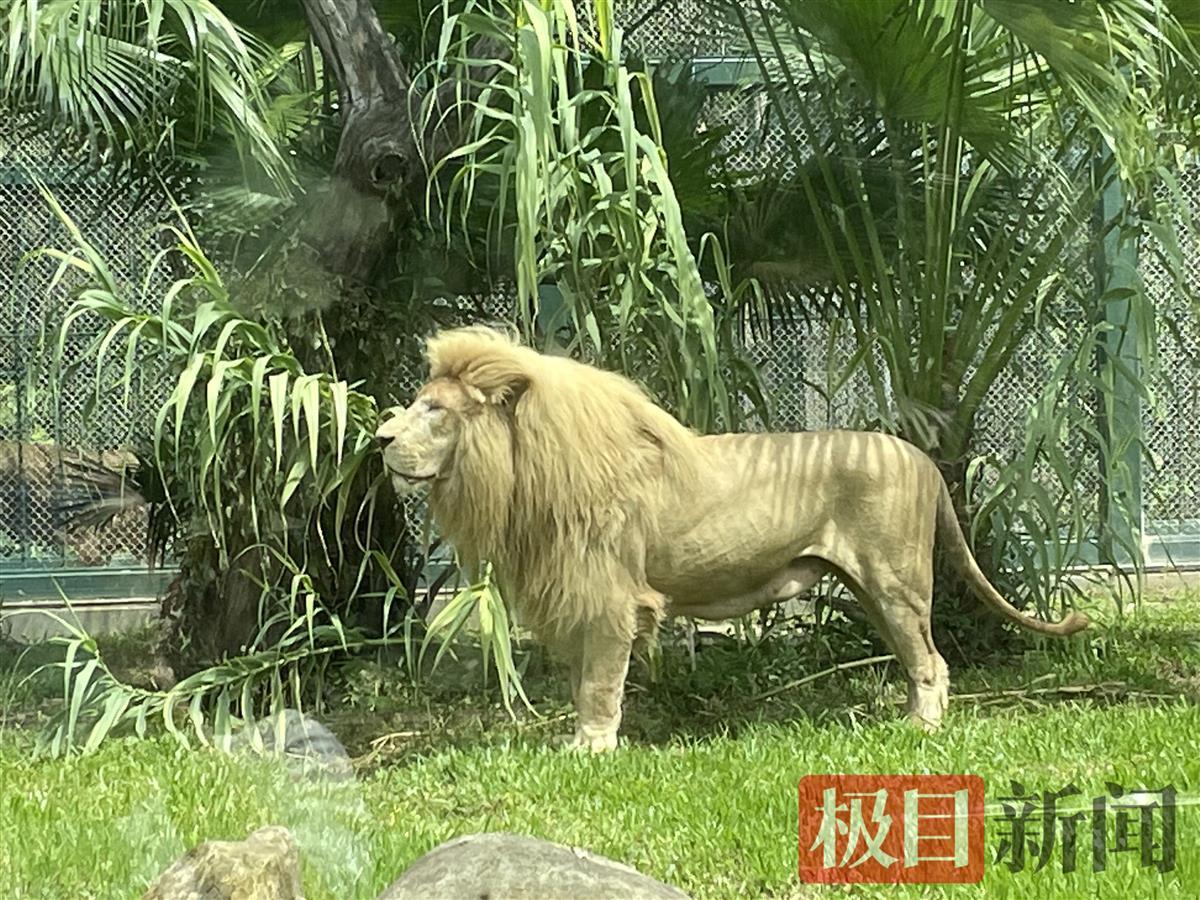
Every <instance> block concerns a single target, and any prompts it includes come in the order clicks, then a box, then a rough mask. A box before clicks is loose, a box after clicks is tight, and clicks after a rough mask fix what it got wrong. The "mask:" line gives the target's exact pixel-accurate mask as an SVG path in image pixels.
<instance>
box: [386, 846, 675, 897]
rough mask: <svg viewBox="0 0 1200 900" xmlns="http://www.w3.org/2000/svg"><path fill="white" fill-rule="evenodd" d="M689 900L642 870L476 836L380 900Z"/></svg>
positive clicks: (432, 855) (435, 854)
mask: <svg viewBox="0 0 1200 900" xmlns="http://www.w3.org/2000/svg"><path fill="white" fill-rule="evenodd" d="M483 897H486V898H487V900H534V898H537V900H557V898H567V897H570V898H593V897H594V898H596V900H612V898H616V897H620V898H621V900H688V895H687V894H685V893H683V892H682V891H680V890H678V889H677V888H673V887H671V886H670V885H667V884H663V883H662V882H661V881H655V880H654V879H653V878H650V877H649V876H647V875H643V874H641V873H640V872H638V871H637V870H636V869H631V868H630V867H629V866H626V865H622V864H621V863H618V862H614V861H613V860H611V859H605V858H604V857H603V856H597V855H595V854H594V853H588V852H587V851H586V850H578V849H574V848H571V847H565V846H563V845H562V844H552V843H550V842H549V841H543V840H539V839H537V838H533V837H527V836H525V835H520V834H505V833H489V834H471V835H466V836H465V837H459V838H455V839H454V840H451V841H447V842H446V843H444V844H442V845H441V846H438V847H435V848H434V849H432V850H430V851H429V852H428V853H426V854H425V855H424V856H422V857H421V858H420V859H418V860H417V861H416V862H415V863H413V864H412V865H411V866H409V868H408V869H407V870H406V871H405V872H404V874H403V875H401V876H400V878H399V880H397V881H396V882H395V883H394V884H392V886H391V887H389V888H388V889H387V890H386V891H384V892H383V893H382V894H380V896H379V900H433V898H437V900H458V898H462V900H480V898H483Z"/></svg>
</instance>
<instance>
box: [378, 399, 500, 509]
mask: <svg viewBox="0 0 1200 900" xmlns="http://www.w3.org/2000/svg"><path fill="white" fill-rule="evenodd" d="M478 405H479V403H478V401H477V400H475V399H474V398H472V397H471V396H470V395H469V394H468V393H467V389H466V388H464V387H463V386H462V385H461V384H460V383H459V382H457V381H453V380H450V379H446V378H439V379H436V380H434V381H431V382H429V383H428V384H426V385H425V386H424V387H422V388H421V389H420V390H419V391H417V395H416V397H415V398H414V399H413V402H412V404H411V405H410V406H409V407H408V408H407V409H400V408H399V407H395V408H394V409H391V410H388V411H387V412H390V413H391V414H392V415H391V417H390V418H388V419H387V420H386V421H385V422H384V423H383V424H382V425H380V426H379V429H378V430H377V431H376V432H375V437H376V438H377V439H378V440H379V441H380V442H381V443H382V444H383V463H384V465H385V466H387V469H388V474H389V475H390V476H391V479H392V486H393V487H394V488H395V490H396V493H397V494H398V495H399V496H401V497H403V496H405V495H407V494H411V493H413V492H414V491H416V490H418V489H420V488H422V487H428V486H429V485H432V484H433V483H434V482H436V481H438V480H439V479H441V478H444V477H445V476H446V475H448V474H449V470H450V466H451V464H452V463H453V458H454V450H455V447H456V446H457V445H458V439H459V436H460V434H461V433H462V427H463V422H464V419H465V417H466V416H468V415H470V414H471V412H472V410H473V408H475V407H477V406H478ZM385 415H386V413H385Z"/></svg>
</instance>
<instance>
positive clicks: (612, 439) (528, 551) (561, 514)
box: [377, 327, 695, 636]
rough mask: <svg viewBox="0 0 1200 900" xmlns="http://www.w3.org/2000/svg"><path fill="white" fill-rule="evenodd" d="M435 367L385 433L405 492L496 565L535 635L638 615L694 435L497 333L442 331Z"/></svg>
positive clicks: (623, 385) (623, 389)
mask: <svg viewBox="0 0 1200 900" xmlns="http://www.w3.org/2000/svg"><path fill="white" fill-rule="evenodd" d="M426 356H427V358H428V361H429V369H430V377H429V380H428V382H427V383H426V384H424V385H423V386H422V387H421V388H420V389H419V390H418V391H417V393H416V395H415V397H414V399H413V401H412V403H411V404H410V405H409V406H408V407H407V408H405V409H395V410H391V411H389V413H390V415H389V417H388V418H386V419H385V420H384V422H383V423H382V424H381V425H380V427H379V430H378V432H377V436H378V438H379V440H380V441H381V442H383V443H384V450H383V458H384V462H385V464H386V466H387V468H388V472H389V474H390V476H391V478H392V483H393V484H394V485H395V487H396V490H397V492H398V493H400V494H407V493H410V492H412V491H414V490H416V489H418V488H421V487H427V488H428V489H429V490H430V507H431V509H432V512H433V515H434V519H435V521H436V522H437V524H438V527H439V530H440V531H441V533H442V535H443V536H444V537H446V538H447V539H449V540H450V541H451V542H452V543H453V544H454V546H455V548H456V550H457V551H458V554H459V557H460V559H461V560H462V561H463V562H464V563H465V564H466V565H468V566H470V565H472V564H474V563H477V562H479V561H481V560H485V559H486V560H489V561H491V562H492V563H494V564H495V568H496V573H497V575H498V577H499V578H500V580H501V583H502V584H503V585H505V587H506V590H509V591H510V593H511V595H512V599H513V600H514V601H515V603H516V605H517V607H518V609H519V610H520V611H521V612H522V614H523V618H524V619H525V620H526V622H527V623H528V624H530V625H531V626H532V627H534V628H535V630H538V631H540V632H542V633H543V634H546V635H547V636H549V635H550V634H552V633H558V632H562V631H565V630H570V629H571V628H572V627H574V625H575V624H578V622H579V621H580V620H582V619H587V618H592V617H595V616H597V615H608V614H609V612H610V607H612V606H614V605H615V604H617V603H618V602H620V603H621V604H623V609H622V611H621V613H620V614H621V615H622V616H624V615H625V614H626V613H629V614H632V603H631V601H630V600H629V598H630V596H634V595H639V594H640V593H642V592H643V589H644V585H643V584H640V583H639V581H640V574H639V566H640V562H639V559H640V557H641V556H644V550H643V549H642V548H643V547H644V540H645V537H646V534H647V532H648V530H649V529H650V528H651V527H652V523H653V520H654V518H655V516H656V515H657V509H658V506H659V504H660V503H661V498H662V495H663V490H664V484H668V483H672V482H678V481H679V480H681V479H684V478H686V477H687V476H686V473H687V472H688V471H689V470H690V465H691V462H692V459H693V456H694V453H695V450H694V448H693V446H692V439H693V436H692V434H691V432H689V431H688V430H687V429H686V428H684V427H683V426H682V425H680V424H679V423H678V422H677V421H676V420H675V419H673V418H672V417H671V416H670V415H669V414H667V413H666V412H664V411H663V410H662V409H660V408H658V407H657V406H656V405H655V404H654V403H653V402H651V400H650V399H649V398H648V397H647V396H646V395H645V393H644V392H643V391H642V390H641V388H639V387H638V386H637V385H635V384H634V383H633V382H632V381H630V380H628V379H626V378H624V377H622V376H620V375H617V374H614V373H612V372H606V371H603V370H600V369H597V368H593V367H591V366H588V365H584V364H582V363H579V362H576V361H574V360H571V359H569V358H566V357H561V356H547V355H543V354H541V353H538V352H536V351H535V350H533V349H531V348H529V347H525V346H522V345H520V344H519V343H517V341H516V340H515V339H514V338H513V337H512V336H511V335H509V334H505V333H503V332H500V331H496V330H494V329H491V328H484V327H470V328H457V329H451V330H448V331H443V332H440V333H439V334H437V335H435V336H434V337H432V338H431V339H430V340H429V342H428V344H427V348H426ZM609 592H612V596H608V595H607V594H608V593H609ZM618 598H620V599H619V600H618ZM633 602H637V601H633Z"/></svg>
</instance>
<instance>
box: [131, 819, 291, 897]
mask: <svg viewBox="0 0 1200 900" xmlns="http://www.w3.org/2000/svg"><path fill="white" fill-rule="evenodd" d="M142 900H304V891H303V889H302V888H301V886H300V851H299V848H297V846H296V842H295V841H294V840H292V836H291V834H289V833H288V830H287V829H286V828H280V827H278V826H268V827H266V828H260V829H259V830H258V831H256V832H254V833H253V834H251V835H250V836H249V837H247V838H246V839H245V840H244V841H205V842H204V843H203V844H200V845H199V846H198V847H194V848H192V849H191V850H189V851H188V852H187V853H186V854H184V855H183V856H182V857H181V858H180V859H179V860H178V861H176V862H175V863H174V864H172V865H171V867H170V868H169V869H167V870H166V871H165V872H163V873H162V874H161V875H159V876H158V878H156V879H155V880H154V883H153V884H151V885H150V887H149V889H148V890H147V891H146V893H145V894H143V895H142Z"/></svg>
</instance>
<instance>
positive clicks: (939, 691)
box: [855, 581, 950, 731]
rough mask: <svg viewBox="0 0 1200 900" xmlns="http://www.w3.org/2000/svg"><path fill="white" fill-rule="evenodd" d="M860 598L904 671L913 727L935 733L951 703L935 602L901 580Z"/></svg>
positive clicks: (861, 592)
mask: <svg viewBox="0 0 1200 900" xmlns="http://www.w3.org/2000/svg"><path fill="white" fill-rule="evenodd" d="M855 593H856V594H857V595H858V597H859V602H860V603H862V605H863V608H864V609H865V610H866V612H867V615H868V618H870V619H871V621H872V623H873V624H874V625H875V627H876V629H877V630H878V631H879V633H880V636H881V637H882V638H883V640H884V642H885V643H886V644H887V645H888V647H890V648H891V650H892V652H893V653H895V654H896V659H897V660H899V662H900V665H901V666H902V667H903V668H904V674H905V677H906V679H907V681H908V702H907V704H906V706H905V712H906V713H907V714H908V716H909V718H910V719H911V720H912V721H913V723H914V724H916V725H918V726H919V727H921V728H923V729H924V730H926V731H936V730H937V729H938V728H939V727H940V726H941V722H942V716H943V714H944V713H945V712H946V706H947V704H948V703H949V700H950V670H949V668H948V667H947V665H946V661H945V660H944V659H943V658H942V655H941V654H940V653H938V651H937V647H935V646H934V643H933V631H932V627H931V623H930V612H931V607H932V605H933V604H932V598H931V597H930V596H928V595H924V596H923V594H925V592H923V591H920V590H914V589H913V588H912V587H910V586H908V585H905V584H903V583H901V582H898V581H892V582H891V583H890V584H887V585H883V584H877V585H873V586H872V588H870V589H868V588H867V587H866V586H865V585H863V586H862V587H861V588H856V589H855ZM931 593H932V590H930V591H929V594H931Z"/></svg>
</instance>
